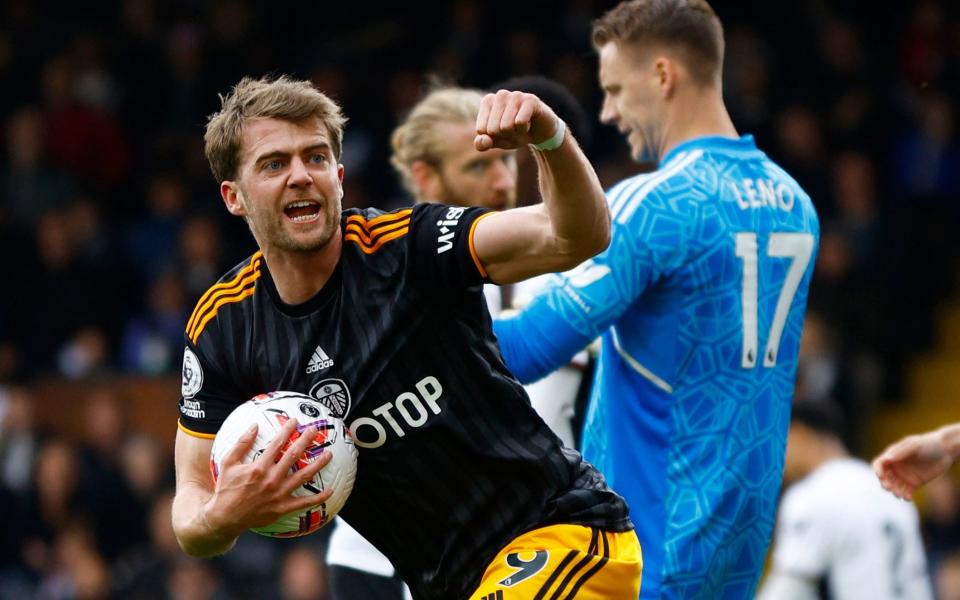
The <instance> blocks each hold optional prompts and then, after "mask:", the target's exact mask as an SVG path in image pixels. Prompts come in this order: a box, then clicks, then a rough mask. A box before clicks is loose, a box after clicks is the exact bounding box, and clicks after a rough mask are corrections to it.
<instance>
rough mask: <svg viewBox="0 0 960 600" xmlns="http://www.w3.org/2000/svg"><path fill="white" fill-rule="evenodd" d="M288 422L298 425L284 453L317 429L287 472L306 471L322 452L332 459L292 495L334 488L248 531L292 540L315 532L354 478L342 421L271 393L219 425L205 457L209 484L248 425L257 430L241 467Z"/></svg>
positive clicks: (294, 397)
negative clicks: (307, 505)
mask: <svg viewBox="0 0 960 600" xmlns="http://www.w3.org/2000/svg"><path fill="white" fill-rule="evenodd" d="M290 419H294V420H296V421H297V422H298V423H299V425H297V429H296V430H295V431H294V432H293V435H291V436H290V439H289V440H288V441H287V442H286V444H284V446H283V450H286V449H287V448H288V447H289V446H290V445H291V444H293V442H294V441H296V440H297V439H298V438H299V437H300V434H301V432H303V431H304V430H305V429H307V427H309V426H311V425H314V426H316V428H317V435H316V437H315V438H314V443H313V444H311V445H310V446H308V447H307V451H306V453H305V454H306V456H305V457H304V458H301V459H300V460H298V461H297V462H296V463H294V465H293V467H292V468H291V472H292V471H297V470H299V469H302V468H304V467H306V466H307V465H308V464H310V463H311V462H312V461H314V460H316V459H317V458H318V457H319V456H320V455H321V454H322V453H323V452H324V451H325V450H326V451H328V452H331V453H332V454H333V457H332V459H331V460H330V463H329V464H327V466H326V467H324V468H323V469H321V470H320V472H319V473H317V474H316V475H315V476H314V477H313V479H311V480H310V481H308V482H307V483H305V484H304V485H303V486H301V487H300V488H297V490H296V491H295V492H294V495H295V496H305V495H308V494H316V493H319V492H322V491H323V490H325V489H328V488H333V490H334V492H333V495H332V496H330V498H329V499H328V500H327V501H326V502H324V503H322V504H318V505H317V506H314V507H311V508H309V509H307V510H303V511H295V512H291V513H287V514H285V515H283V516H282V517H280V518H279V519H277V520H276V521H274V522H273V523H272V524H270V525H267V526H266V527H257V528H253V529H251V531H253V532H255V533H259V534H260V535H265V536H270V537H297V536H301V535H307V534H308V533H313V532H314V531H316V530H318V529H320V528H321V527H323V526H324V525H326V524H327V523H329V522H330V520H331V519H333V517H334V516H335V515H336V514H337V513H338V512H339V511H340V509H341V508H343V505H344V504H345V503H346V501H347V497H348V496H350V492H351V490H352V489H353V482H354V479H355V478H356V475H357V448H356V446H355V445H354V443H353V438H352V437H351V435H350V431H349V430H348V429H347V427H346V425H345V424H344V423H343V421H342V420H341V419H339V418H337V417H335V416H333V414H332V413H331V412H330V410H329V409H327V407H326V406H324V405H323V404H321V403H320V402H317V400H315V399H314V398H312V397H310V396H307V395H305V394H300V393H297V392H270V393H267V394H260V395H259V396H255V397H254V398H251V399H250V400H248V401H246V402H244V403H243V404H241V405H240V406H238V407H237V408H236V409H234V411H233V412H231V413H230V415H229V416H227V419H226V420H225V421H224V422H223V425H222V426H221V427H220V430H219V431H218V432H217V435H216V437H215V438H214V440H213V451H212V452H211V455H210V471H211V473H212V474H213V479H214V482H216V480H217V477H218V475H219V473H220V463H221V461H222V460H223V457H224V456H226V455H227V453H228V452H229V451H230V449H231V448H232V447H233V446H234V445H235V444H236V443H237V440H238V439H239V438H240V436H241V435H243V433H244V432H245V431H246V430H247V429H248V428H249V427H250V425H251V424H253V423H257V425H258V429H257V439H256V441H255V442H254V444H253V447H252V448H251V449H250V452H249V453H248V454H247V456H246V457H244V462H248V463H249V462H252V461H253V460H254V459H256V458H257V457H258V456H260V455H261V454H262V453H263V452H264V449H265V448H266V447H267V446H268V445H269V444H270V441H271V440H272V439H273V438H274V437H275V436H276V434H277V432H279V431H280V428H281V427H283V425H284V423H287V422H288V421H289V420H290Z"/></svg>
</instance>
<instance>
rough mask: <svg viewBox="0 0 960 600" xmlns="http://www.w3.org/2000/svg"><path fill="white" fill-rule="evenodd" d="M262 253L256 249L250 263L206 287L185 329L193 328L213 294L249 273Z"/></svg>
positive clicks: (207, 306)
mask: <svg viewBox="0 0 960 600" xmlns="http://www.w3.org/2000/svg"><path fill="white" fill-rule="evenodd" d="M262 256H263V254H262V253H261V252H260V251H259V250H257V251H256V252H255V253H254V254H253V256H251V257H250V263H249V264H248V265H247V266H245V267H243V268H242V269H240V271H239V272H238V273H237V274H236V275H235V276H234V278H233V279H231V280H230V281H224V282H223V283H218V284H216V285H214V286H212V287H211V288H210V289H208V290H207V291H206V292H205V293H204V294H203V296H201V297H200V300H199V301H198V302H197V306H196V307H195V308H194V309H193V314H192V315H190V320H189V321H187V331H188V332H189V331H190V330H191V329H193V326H194V325H195V324H196V321H197V319H198V318H199V316H200V315H201V314H203V313H204V312H206V310H207V309H208V308H209V307H210V305H211V304H212V303H213V301H214V300H213V298H212V297H213V296H214V295H215V294H217V292H220V291H221V290H223V291H226V290H227V289H230V288H234V287H235V286H236V285H237V282H239V281H240V280H241V279H243V278H244V277H246V276H247V275H249V274H250V273H252V272H253V271H254V269H256V268H257V267H259V266H260V261H261V260H262Z"/></svg>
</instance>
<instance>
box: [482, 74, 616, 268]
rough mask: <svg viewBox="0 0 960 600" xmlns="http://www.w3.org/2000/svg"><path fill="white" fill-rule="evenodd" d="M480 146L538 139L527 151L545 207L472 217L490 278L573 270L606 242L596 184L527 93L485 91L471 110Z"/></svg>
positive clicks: (550, 115) (561, 129)
mask: <svg viewBox="0 0 960 600" xmlns="http://www.w3.org/2000/svg"><path fill="white" fill-rule="evenodd" d="M474 143H475V145H476V148H477V149H478V150H481V151H483V150H489V149H490V148H519V147H520V146H523V145H525V144H533V145H534V146H536V145H537V144H540V145H541V146H542V147H545V148H552V149H542V150H535V151H534V152H533V154H534V156H535V158H536V162H537V168H538V171H539V179H540V193H541V195H542V196H543V204H539V205H536V206H527V207H523V208H517V209H513V210H508V211H504V212H502V213H495V214H492V215H491V216H489V217H487V218H484V219H482V220H481V221H479V222H477V226H476V230H475V231H474V233H473V244H474V249H475V251H476V253H477V258H479V260H480V262H481V264H483V265H484V268H485V269H486V271H487V275H488V276H489V277H490V279H491V280H492V281H494V282H496V283H512V282H516V281H521V280H523V279H528V278H530V277H533V276H536V275H541V274H543V273H554V272H558V271H565V270H568V269H572V268H573V267H575V266H576V265H578V264H580V263H581V262H583V261H584V260H586V259H588V258H590V257H591V256H594V255H595V254H597V253H599V252H601V251H602V250H603V249H604V248H606V247H607V244H609V242H610V213H609V211H608V209H607V203H606V200H605V198H604V195H603V189H602V188H601V187H600V181H599V179H597V174H596V173H595V172H594V170H593V167H592V166H591V165H590V163H589V161H587V158H586V156H584V154H583V152H582V151H581V150H580V147H579V146H578V145H577V142H576V140H574V139H573V137H572V136H571V135H570V133H569V132H568V131H567V130H566V126H565V125H564V124H563V122H562V121H560V119H559V118H557V116H556V115H555V114H554V112H553V110H551V109H550V107H549V106H547V105H546V104H544V103H543V102H542V101H541V100H540V99H539V98H537V97H536V96H534V95H532V94H526V93H523V92H508V91H505V90H500V91H499V92H497V93H496V94H488V95H487V96H485V97H484V99H483V102H482V103H481V105H480V113H479V114H478V115H477V137H476V140H475V142H474Z"/></svg>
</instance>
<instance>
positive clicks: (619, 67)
mask: <svg viewBox="0 0 960 600" xmlns="http://www.w3.org/2000/svg"><path fill="white" fill-rule="evenodd" d="M600 87H601V88H602V89H603V108H602V110H601V111H600V121H602V122H603V123H607V124H611V125H616V126H617V129H619V130H620V133H622V134H624V135H625V136H626V138H627V143H629V144H630V155H631V156H632V157H633V159H634V160H636V161H637V162H657V161H658V160H659V153H660V146H661V142H662V112H663V108H662V107H663V95H662V93H661V87H660V79H659V77H658V76H657V73H656V70H655V69H654V67H653V55H652V53H648V52H641V51H640V50H639V49H637V48H633V47H625V46H623V45H622V44H617V43H615V42H609V43H607V44H605V45H604V46H603V47H601V48H600Z"/></svg>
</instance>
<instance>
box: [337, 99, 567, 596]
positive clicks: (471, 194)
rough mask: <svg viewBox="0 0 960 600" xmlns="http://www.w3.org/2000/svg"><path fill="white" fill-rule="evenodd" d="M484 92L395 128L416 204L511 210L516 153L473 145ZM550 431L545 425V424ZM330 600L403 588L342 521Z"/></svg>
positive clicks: (399, 161)
mask: <svg viewBox="0 0 960 600" xmlns="http://www.w3.org/2000/svg"><path fill="white" fill-rule="evenodd" d="M482 100H483V94H482V93H480V92H479V91H477V90H471V89H464V88H456V87H448V88H440V89H436V90H433V91H431V92H430V93H429V94H427V95H426V96H425V97H424V98H423V99H422V100H420V101H419V102H418V103H417V104H416V106H414V107H413V108H412V109H411V111H410V114H409V115H408V116H407V118H406V119H405V120H404V121H403V123H401V124H400V125H399V126H397V128H396V129H395V130H394V132H393V135H392V136H391V139H390V145H391V148H392V155H391V157H390V162H391V164H393V167H394V169H396V171H397V174H398V175H399V176H400V179H401V181H402V182H403V185H404V187H405V188H406V189H407V191H409V192H410V194H411V195H412V196H413V199H414V200H415V201H416V202H417V203H418V204H419V203H423V202H433V203H443V204H448V205H453V206H464V207H469V206H481V207H486V208H491V209H497V210H504V209H508V208H512V207H513V206H514V205H515V204H516V181H517V163H516V153H517V151H516V150H508V149H503V148H491V149H489V150H486V151H483V152H481V151H480V150H477V148H476V146H475V145H474V143H473V142H474V138H475V137H476V134H477V114H478V113H479V112H480V104H481V102H482ZM500 291H501V288H500V287H499V286H496V285H493V284H487V285H484V286H483V293H484V296H485V297H486V300H487V307H488V309H489V310H490V313H491V315H493V316H496V314H497V313H498V312H499V310H500V307H501V305H502V301H501V300H502V299H501V294H500ZM548 425H549V423H548ZM327 562H328V563H329V564H330V575H331V577H330V588H331V594H332V597H331V600H353V599H355V598H364V599H365V600H392V599H395V600H400V599H402V598H403V597H404V589H403V587H404V586H403V583H402V582H401V581H400V580H399V579H398V578H397V577H396V576H395V574H394V569H393V565H391V564H390V561H388V560H387V559H386V557H384V556H383V554H381V553H380V552H379V551H377V549H376V548H374V547H373V546H372V545H371V544H370V543H369V542H367V541H366V540H364V539H363V537H362V536H361V535H360V534H359V533H357V532H356V530H355V529H353V528H352V527H350V526H349V525H347V524H346V523H345V522H344V521H343V520H342V519H340V520H338V521H337V524H336V529H334V531H333V534H332V535H331V536H330V544H329V546H328V550H327Z"/></svg>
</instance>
